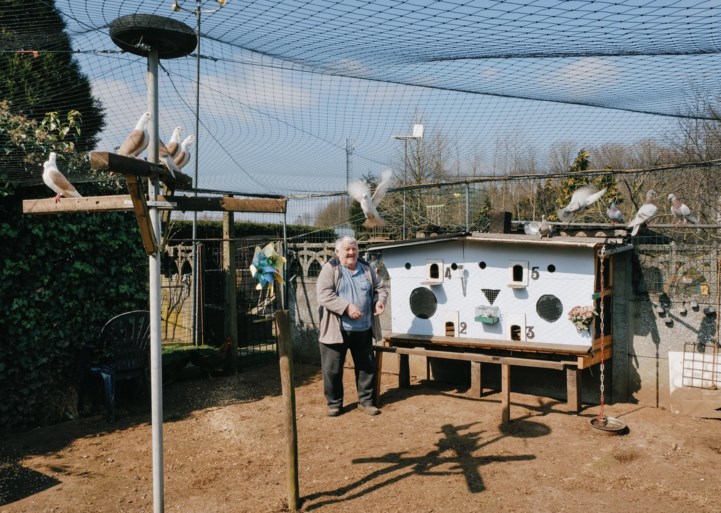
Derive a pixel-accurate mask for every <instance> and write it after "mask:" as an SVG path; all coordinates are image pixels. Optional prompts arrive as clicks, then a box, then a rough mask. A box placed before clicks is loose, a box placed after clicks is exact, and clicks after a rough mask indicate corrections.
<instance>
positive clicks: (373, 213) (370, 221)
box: [348, 169, 393, 228]
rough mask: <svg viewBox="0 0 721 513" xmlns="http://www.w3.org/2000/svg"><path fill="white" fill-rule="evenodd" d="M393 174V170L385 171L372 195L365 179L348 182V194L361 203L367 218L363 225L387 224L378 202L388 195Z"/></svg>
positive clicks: (368, 226)
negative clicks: (379, 210)
mask: <svg viewBox="0 0 721 513" xmlns="http://www.w3.org/2000/svg"><path fill="white" fill-rule="evenodd" d="M392 176H393V172H392V171H391V170H390V169H387V170H385V171H383V174H382V175H381V181H380V183H379V184H378V185H377V186H376V190H375V192H374V193H373V195H372V196H371V193H370V190H369V189H368V185H367V184H366V183H365V182H364V181H362V180H358V181H355V182H351V183H349V184H348V194H350V195H351V197H352V198H353V199H354V200H356V201H357V202H358V203H360V206H361V209H362V210H363V215H365V218H366V220H365V221H364V222H363V226H365V227H367V228H375V227H376V226H383V225H384V224H385V221H384V220H383V218H382V217H381V216H380V214H378V210H377V208H378V204H379V203H380V202H381V201H382V200H383V197H384V196H385V195H386V191H388V187H389V186H390V182H391V178H392Z"/></svg>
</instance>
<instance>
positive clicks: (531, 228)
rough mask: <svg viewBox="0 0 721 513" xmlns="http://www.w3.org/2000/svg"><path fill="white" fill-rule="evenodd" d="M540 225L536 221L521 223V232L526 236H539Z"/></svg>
mask: <svg viewBox="0 0 721 513" xmlns="http://www.w3.org/2000/svg"><path fill="white" fill-rule="evenodd" d="M540 229H541V223H539V222H538V221H526V222H525V223H523V231H524V232H525V234H526V235H540V233H541V232H540Z"/></svg>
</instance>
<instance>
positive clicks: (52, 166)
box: [43, 151, 81, 203]
mask: <svg viewBox="0 0 721 513" xmlns="http://www.w3.org/2000/svg"><path fill="white" fill-rule="evenodd" d="M56 159H57V155H56V154H55V152H54V151H52V152H50V155H48V160H46V161H45V163H44V164H43V168H44V171H43V182H45V185H47V186H48V187H50V188H51V189H52V190H53V191H55V192H56V193H57V194H56V195H55V203H57V202H58V201H60V196H64V197H66V198H80V197H81V196H80V193H79V192H78V191H76V190H75V187H73V184H71V183H70V182H69V181H68V179H67V178H65V177H64V176H63V174H62V173H61V172H60V170H59V169H58V166H57V163H56Z"/></svg>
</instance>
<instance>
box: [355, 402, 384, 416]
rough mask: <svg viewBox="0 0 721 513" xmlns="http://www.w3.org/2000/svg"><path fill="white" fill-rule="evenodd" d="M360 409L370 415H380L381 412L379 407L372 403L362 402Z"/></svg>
mask: <svg viewBox="0 0 721 513" xmlns="http://www.w3.org/2000/svg"><path fill="white" fill-rule="evenodd" d="M360 409H361V410H363V411H364V412H365V413H367V414H368V415H378V414H380V412H381V411H380V410H379V409H378V408H376V407H375V406H373V405H372V404H361V405H360Z"/></svg>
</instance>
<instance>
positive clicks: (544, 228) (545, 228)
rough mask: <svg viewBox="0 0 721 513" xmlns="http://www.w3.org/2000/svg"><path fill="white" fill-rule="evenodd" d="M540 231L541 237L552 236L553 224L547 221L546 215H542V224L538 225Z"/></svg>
mask: <svg viewBox="0 0 721 513" xmlns="http://www.w3.org/2000/svg"><path fill="white" fill-rule="evenodd" d="M538 233H539V235H540V236H541V238H544V237H546V238H549V239H550V238H551V234H553V226H552V225H551V224H550V223H549V222H548V221H546V216H545V215H542V216H541V224H540V225H538Z"/></svg>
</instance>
